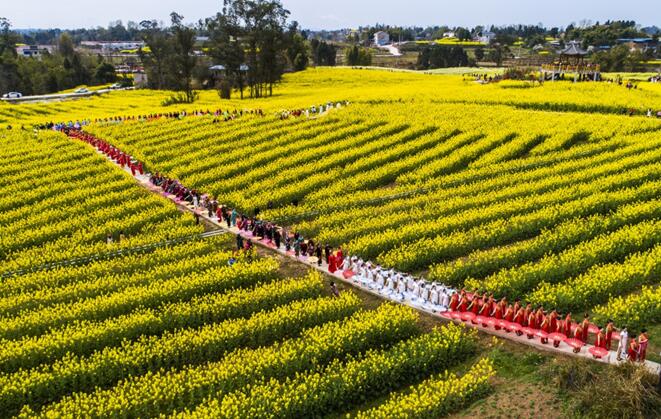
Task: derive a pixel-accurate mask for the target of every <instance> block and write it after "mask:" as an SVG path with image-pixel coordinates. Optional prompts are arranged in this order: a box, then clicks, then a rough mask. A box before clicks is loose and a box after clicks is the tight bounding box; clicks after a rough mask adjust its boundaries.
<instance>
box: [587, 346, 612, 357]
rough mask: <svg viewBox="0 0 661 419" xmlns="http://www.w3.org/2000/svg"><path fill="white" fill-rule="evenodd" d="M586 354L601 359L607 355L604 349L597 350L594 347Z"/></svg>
mask: <svg viewBox="0 0 661 419" xmlns="http://www.w3.org/2000/svg"><path fill="white" fill-rule="evenodd" d="M588 352H590V353H591V354H592V356H594V357H595V358H603V357H605V356H606V355H608V350H606V349H604V348H597V347H596V346H593V347H591V348H590V349H588Z"/></svg>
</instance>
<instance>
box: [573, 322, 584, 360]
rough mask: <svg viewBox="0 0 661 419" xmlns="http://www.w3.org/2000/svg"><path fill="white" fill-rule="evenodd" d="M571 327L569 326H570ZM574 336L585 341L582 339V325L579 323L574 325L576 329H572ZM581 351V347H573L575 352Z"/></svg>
mask: <svg viewBox="0 0 661 419" xmlns="http://www.w3.org/2000/svg"><path fill="white" fill-rule="evenodd" d="M570 327H571V326H570ZM574 338H575V339H578V340H580V341H582V342H583V343H585V341H584V340H583V327H582V326H581V325H580V324H579V325H577V326H576V330H574ZM580 351H581V348H574V353H575V354H577V353H579V352H580Z"/></svg>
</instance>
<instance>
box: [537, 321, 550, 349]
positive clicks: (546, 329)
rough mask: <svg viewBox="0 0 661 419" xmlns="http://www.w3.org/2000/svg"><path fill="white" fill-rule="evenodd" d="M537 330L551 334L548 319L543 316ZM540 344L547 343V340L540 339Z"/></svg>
mask: <svg viewBox="0 0 661 419" xmlns="http://www.w3.org/2000/svg"><path fill="white" fill-rule="evenodd" d="M539 328H540V329H541V330H542V331H543V332H546V333H550V332H551V321H550V320H549V318H548V317H546V316H544V319H543V320H542V323H541V324H540V325H539ZM541 342H542V343H543V344H547V343H549V340H548V338H541Z"/></svg>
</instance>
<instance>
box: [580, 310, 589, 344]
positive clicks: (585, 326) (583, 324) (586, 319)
mask: <svg viewBox="0 0 661 419" xmlns="http://www.w3.org/2000/svg"><path fill="white" fill-rule="evenodd" d="M581 329H582V330H583V334H582V335H581V340H582V341H583V342H587V341H588V333H589V331H590V315H588V313H585V315H584V316H583V321H582V322H581Z"/></svg>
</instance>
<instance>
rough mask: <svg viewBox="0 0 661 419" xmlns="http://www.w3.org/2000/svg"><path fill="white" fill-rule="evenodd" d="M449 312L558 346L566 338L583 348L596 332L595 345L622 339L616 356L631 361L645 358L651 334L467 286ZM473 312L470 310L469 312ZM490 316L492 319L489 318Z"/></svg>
mask: <svg viewBox="0 0 661 419" xmlns="http://www.w3.org/2000/svg"><path fill="white" fill-rule="evenodd" d="M449 312H450V313H457V314H459V316H456V317H454V316H451V317H452V318H457V319H462V320H464V321H470V322H471V323H473V324H475V325H477V324H482V325H483V326H487V325H488V324H489V323H491V324H492V325H493V327H494V328H495V330H504V331H506V332H513V333H516V334H517V335H518V336H522V335H524V334H525V335H526V337H527V338H528V339H534V338H536V337H538V338H539V339H540V341H541V343H543V344H547V343H548V342H549V339H551V340H552V341H553V346H554V347H556V348H557V347H558V346H559V345H560V342H561V341H566V342H567V343H568V344H570V345H571V346H572V347H573V348H574V349H573V352H574V353H578V352H580V350H581V348H582V346H583V345H585V344H588V343H589V334H590V333H593V334H594V335H595V337H594V341H593V344H594V347H595V348H602V349H604V350H606V351H610V350H611V348H612V344H613V340H618V346H617V352H616V357H617V360H618V361H620V360H622V359H623V357H626V358H627V359H628V360H629V361H632V362H634V361H638V362H645V359H646V355H647V344H648V340H649V337H648V335H647V331H646V330H645V329H643V330H642V331H641V333H640V335H639V336H636V335H635V334H632V335H631V336H630V335H629V332H628V330H627V327H626V326H623V327H622V328H621V329H620V330H617V329H616V328H615V326H614V324H613V321H612V320H608V322H607V323H606V325H605V326H597V325H594V324H593V323H591V322H590V316H589V315H588V314H587V313H586V314H585V315H584V316H583V319H582V320H581V321H580V322H574V321H572V314H571V313H567V314H564V315H563V313H560V312H558V311H557V310H552V311H550V312H548V311H545V310H544V309H543V308H542V307H541V306H537V307H533V306H532V304H530V303H525V304H522V303H521V301H520V300H519V299H516V300H515V301H514V302H513V303H508V302H507V299H506V298H502V299H500V300H499V301H496V300H495V299H494V297H493V294H487V293H483V294H482V295H480V294H479V293H468V292H466V291H465V290H461V291H460V292H453V294H452V296H451V297H450V304H449ZM468 313H470V314H468ZM489 319H492V320H491V321H489ZM592 353H593V356H595V357H598V358H600V357H602V356H603V355H604V354H605V353H606V352H603V351H601V354H600V351H598V350H596V351H595V350H592Z"/></svg>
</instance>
